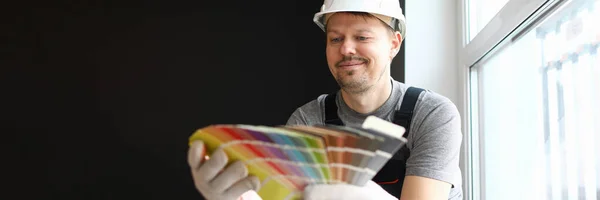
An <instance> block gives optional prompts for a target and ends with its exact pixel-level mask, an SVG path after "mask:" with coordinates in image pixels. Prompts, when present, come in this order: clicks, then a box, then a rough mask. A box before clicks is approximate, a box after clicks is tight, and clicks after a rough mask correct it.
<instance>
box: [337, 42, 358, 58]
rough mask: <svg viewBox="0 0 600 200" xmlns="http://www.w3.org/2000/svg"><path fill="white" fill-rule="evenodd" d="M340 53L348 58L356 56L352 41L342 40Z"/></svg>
mask: <svg viewBox="0 0 600 200" xmlns="http://www.w3.org/2000/svg"><path fill="white" fill-rule="evenodd" d="M340 53H341V54H342V55H344V56H350V55H355V54H356V45H355V44H354V42H353V41H352V40H344V43H342V46H341V47H340Z"/></svg>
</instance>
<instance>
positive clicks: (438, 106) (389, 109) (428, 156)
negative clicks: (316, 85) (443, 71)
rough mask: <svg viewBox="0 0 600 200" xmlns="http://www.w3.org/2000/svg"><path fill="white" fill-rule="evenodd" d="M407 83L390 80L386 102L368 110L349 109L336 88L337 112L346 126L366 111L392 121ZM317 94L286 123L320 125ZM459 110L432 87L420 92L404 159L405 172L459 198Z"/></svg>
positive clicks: (321, 116) (322, 97) (357, 123)
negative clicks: (436, 182) (446, 187)
mask: <svg viewBox="0 0 600 200" xmlns="http://www.w3.org/2000/svg"><path fill="white" fill-rule="evenodd" d="M407 89H408V86H407V85H405V84H403V83H400V82H398V81H395V80H392V93H391V95H390V98H388V99H387V100H386V102H385V103H384V104H383V105H382V106H381V107H379V108H378V109H376V110H375V111H373V112H371V113H368V114H361V113H358V112H356V111H354V110H352V109H351V108H350V107H348V105H346V103H345V102H344V101H343V100H342V98H341V95H340V94H339V93H340V92H339V91H338V92H337V97H336V103H337V106H338V116H339V118H340V119H341V120H342V122H344V124H345V125H346V126H355V127H359V126H360V125H361V124H362V122H363V121H364V120H365V118H366V117H367V116H369V115H374V116H377V117H379V118H381V119H385V120H387V121H392V117H393V116H394V112H395V111H396V110H399V109H400V105H401V104H402V99H403V98H404V93H405V91H406V90H407ZM326 96H327V95H326V94H323V95H320V96H319V97H318V98H317V99H315V100H313V101H310V102H308V103H306V104H304V105H303V106H301V107H300V108H298V109H296V111H294V113H293V114H292V115H291V117H290V118H289V119H288V122H287V124H288V125H316V124H319V125H323V124H324V118H325V97H326ZM460 124H461V121H460V114H459V113H458V109H457V108H456V106H455V105H454V104H453V103H452V102H451V101H450V100H449V99H448V98H446V97H444V96H441V95H439V94H436V93H434V92H432V91H428V90H427V91H426V92H423V93H421V95H420V96H419V100H418V101H417V104H416V105H415V110H414V114H413V120H412V122H411V125H410V134H409V135H408V137H407V138H406V139H407V140H408V143H407V144H406V145H407V147H408V149H409V150H410V157H409V158H408V160H407V161H406V175H407V176H408V175H414V176H421V177H427V178H431V179H436V180H440V181H444V182H447V183H450V184H452V189H451V190H450V194H449V198H448V199H451V200H457V199H462V178H461V171H460V168H459V155H460V145H461V141H462V133H461V130H460V126H461V125H460Z"/></svg>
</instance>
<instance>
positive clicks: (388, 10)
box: [313, 0, 406, 38]
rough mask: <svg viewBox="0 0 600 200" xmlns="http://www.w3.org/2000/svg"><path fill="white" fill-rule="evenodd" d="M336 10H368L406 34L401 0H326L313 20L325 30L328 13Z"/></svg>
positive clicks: (402, 33) (403, 34) (367, 11)
mask: <svg viewBox="0 0 600 200" xmlns="http://www.w3.org/2000/svg"><path fill="white" fill-rule="evenodd" d="M335 12H366V13H370V14H371V15H373V16H375V17H377V18H379V19H380V20H381V21H383V22H385V23H386V24H388V25H389V26H390V27H392V29H394V31H398V32H400V34H401V35H402V38H404V37H405V34H406V19H405V18H404V15H403V14H402V8H401V7H400V2H399V0H325V2H324V3H323V6H322V7H321V12H318V13H317V14H315V17H314V18H313V21H314V22H315V23H316V24H317V25H318V26H319V27H320V28H321V29H322V30H323V31H325V23H326V22H327V18H326V14H329V13H335Z"/></svg>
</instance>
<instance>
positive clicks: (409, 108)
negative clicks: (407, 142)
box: [394, 87, 425, 138]
mask: <svg viewBox="0 0 600 200" xmlns="http://www.w3.org/2000/svg"><path fill="white" fill-rule="evenodd" d="M423 91H425V90H424V89H421V88H416V87H409V88H408V89H407V90H406V93H405V94H404V98H403V99H402V105H400V110H398V111H396V113H395V114H394V124H398V125H400V126H402V127H404V128H405V129H406V132H404V135H402V136H403V137H404V138H406V137H408V134H409V131H410V123H411V122H412V117H413V111H414V110H415V105H416V104H417V100H419V95H421V92H423Z"/></svg>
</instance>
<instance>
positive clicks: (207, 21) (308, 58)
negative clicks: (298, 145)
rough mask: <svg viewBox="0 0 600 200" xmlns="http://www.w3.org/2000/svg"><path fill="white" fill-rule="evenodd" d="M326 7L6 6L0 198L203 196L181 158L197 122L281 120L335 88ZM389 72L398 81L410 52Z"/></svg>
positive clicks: (270, 2) (272, 2)
mask: <svg viewBox="0 0 600 200" xmlns="http://www.w3.org/2000/svg"><path fill="white" fill-rule="evenodd" d="M13 3H14V2H13ZM322 3H323V1H322V0H295V1H291V0H287V1H280V0H267V1H264V0H263V1H225V0H223V1H199V0H197V1H191V0H188V1H137V2H134V1H127V2H125V1H112V2H111V1H84V2H79V1H38V2H26V1H19V2H18V4H19V5H10V6H2V9H1V10H0V11H2V13H3V14H2V21H3V22H2V28H1V29H0V30H2V31H1V32H0V34H1V35H0V36H1V37H2V41H1V42H2V43H0V45H1V46H0V48H1V53H2V65H1V67H0V70H1V71H0V78H1V79H0V89H1V94H0V95H1V96H0V97H1V100H0V101H1V104H0V105H1V107H0V109H1V110H0V113H2V114H1V115H2V123H3V124H4V125H2V133H3V134H2V135H3V139H2V140H3V142H2V149H1V150H2V152H3V154H5V155H4V156H3V159H2V160H3V161H2V168H3V169H4V170H2V179H3V182H5V183H7V185H8V187H5V186H3V187H4V189H3V190H4V191H3V192H2V194H0V195H1V196H0V198H2V197H10V199H201V196H200V195H199V193H198V192H197V191H196V190H195V189H194V186H193V183H192V180H191V178H190V173H189V169H188V166H187V163H186V150H187V139H188V137H189V136H190V135H191V134H192V133H193V132H194V131H195V130H196V129H197V128H201V127H203V126H206V125H210V124H215V123H245V124H265V125H278V124H284V123H285V122H286V121H287V118H288V117H289V116H290V114H291V113H292V112H293V111H294V109H296V108H297V107H299V106H301V105H303V104H304V103H307V102H308V101H311V100H313V99H315V98H316V97H317V96H318V95H320V94H323V93H329V92H332V91H334V90H336V89H338V87H337V84H336V83H335V81H334V80H333V78H332V76H331V74H330V72H329V70H328V68H327V64H326V60H325V38H324V33H323V32H322V31H321V30H320V29H319V28H318V26H317V25H315V24H314V23H313V22H312V17H313V15H314V14H315V13H316V12H318V11H319V9H320V7H321V4H322ZM401 5H402V7H403V8H405V7H404V0H402V1H401ZM392 76H393V77H394V78H395V79H396V80H399V81H401V82H403V81H404V45H403V47H402V49H401V52H400V53H399V54H398V56H397V57H396V59H395V60H394V62H393V65H392ZM7 147H8V148H7ZM3 185H4V184H3ZM2 199H5V198H2Z"/></svg>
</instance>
